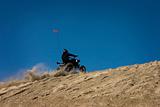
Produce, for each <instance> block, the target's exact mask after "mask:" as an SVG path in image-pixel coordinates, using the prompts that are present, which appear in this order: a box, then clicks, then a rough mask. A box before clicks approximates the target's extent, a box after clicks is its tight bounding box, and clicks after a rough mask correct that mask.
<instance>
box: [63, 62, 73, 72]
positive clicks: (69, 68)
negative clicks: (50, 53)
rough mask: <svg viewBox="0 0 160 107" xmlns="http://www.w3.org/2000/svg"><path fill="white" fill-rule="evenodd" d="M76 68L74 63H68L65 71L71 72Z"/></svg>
mask: <svg viewBox="0 0 160 107" xmlns="http://www.w3.org/2000/svg"><path fill="white" fill-rule="evenodd" d="M73 68H74V66H73V64H72V63H68V64H66V65H65V68H64V71H66V72H70V71H71V70H72V69H73Z"/></svg>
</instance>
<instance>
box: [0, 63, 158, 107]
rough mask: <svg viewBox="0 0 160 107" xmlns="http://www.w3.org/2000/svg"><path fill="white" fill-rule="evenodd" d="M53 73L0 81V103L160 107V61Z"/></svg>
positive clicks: (9, 106)
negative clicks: (69, 72)
mask: <svg viewBox="0 0 160 107" xmlns="http://www.w3.org/2000/svg"><path fill="white" fill-rule="evenodd" d="M54 73H55V72H54ZM54 73H52V74H51V73H50V74H44V75H45V76H44V75H43V76H39V77H37V78H38V79H28V80H19V81H12V82H8V83H1V84H0V107H160V62H158V61H155V62H150V63H146V64H137V65H131V66H124V67H119V68H116V69H108V70H104V71H96V72H91V73H86V74H81V73H80V74H69V75H67V76H59V77H55V76H54ZM42 77H43V78H42Z"/></svg>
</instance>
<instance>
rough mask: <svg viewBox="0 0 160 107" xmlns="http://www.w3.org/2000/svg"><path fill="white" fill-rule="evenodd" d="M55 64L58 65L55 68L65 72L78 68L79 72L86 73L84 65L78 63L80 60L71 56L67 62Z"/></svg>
mask: <svg viewBox="0 0 160 107" xmlns="http://www.w3.org/2000/svg"><path fill="white" fill-rule="evenodd" d="M57 65H59V66H58V68H57V70H62V71H66V72H70V71H73V70H78V71H80V72H83V73H86V67H85V66H84V65H80V60H79V59H77V58H71V59H70V60H69V62H68V63H67V64H64V63H59V62H57Z"/></svg>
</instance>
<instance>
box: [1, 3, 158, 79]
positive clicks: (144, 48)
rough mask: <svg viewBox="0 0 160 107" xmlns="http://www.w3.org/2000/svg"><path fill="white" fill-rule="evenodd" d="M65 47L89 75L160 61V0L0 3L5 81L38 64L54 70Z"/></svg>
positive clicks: (2, 65) (2, 71) (2, 72)
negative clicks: (55, 30)
mask: <svg viewBox="0 0 160 107" xmlns="http://www.w3.org/2000/svg"><path fill="white" fill-rule="evenodd" d="M54 28H58V29H60V32H59V33H54V32H52V30H53V29H54ZM63 48H66V49H68V50H70V52H71V53H75V54H78V55H79V57H80V59H81V63H82V64H84V65H86V67H87V69H88V70H89V71H92V70H101V69H107V68H114V67H117V66H122V65H128V64H135V63H144V62H148V61H153V60H159V59H160V2H159V1H158V0H1V1H0V78H1V79H3V78H6V77H8V76H10V75H14V74H16V73H17V72H18V71H19V70H21V69H26V68H31V67H32V66H34V65H35V64H37V63H45V64H46V65H48V66H49V67H50V68H53V69H54V68H56V63H55V62H56V61H57V60H60V56H61V51H62V49H63Z"/></svg>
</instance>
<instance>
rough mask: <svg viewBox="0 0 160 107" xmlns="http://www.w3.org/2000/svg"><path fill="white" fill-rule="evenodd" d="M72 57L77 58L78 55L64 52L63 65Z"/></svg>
mask: <svg viewBox="0 0 160 107" xmlns="http://www.w3.org/2000/svg"><path fill="white" fill-rule="evenodd" d="M70 56H73V57H77V55H74V54H71V53H69V52H63V54H62V61H63V63H67V62H68V61H69V59H70Z"/></svg>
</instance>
